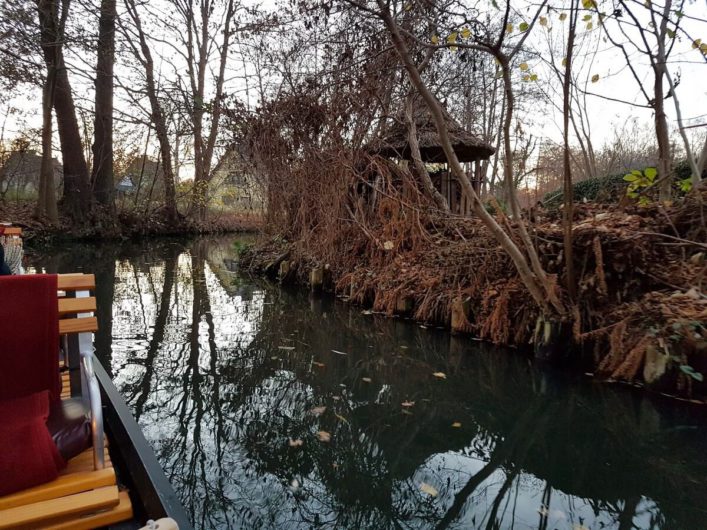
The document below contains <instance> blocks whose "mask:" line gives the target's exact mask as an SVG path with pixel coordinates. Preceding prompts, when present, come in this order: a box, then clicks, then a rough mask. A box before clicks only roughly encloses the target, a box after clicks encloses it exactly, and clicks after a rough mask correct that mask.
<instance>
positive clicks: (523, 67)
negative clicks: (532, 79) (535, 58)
mask: <svg viewBox="0 0 707 530" xmlns="http://www.w3.org/2000/svg"><path fill="white" fill-rule="evenodd" d="M528 68H529V67H528V63H520V69H521V70H522V71H523V72H526V71H527V70H528Z"/></svg>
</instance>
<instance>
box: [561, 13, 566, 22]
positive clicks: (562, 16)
mask: <svg viewBox="0 0 707 530" xmlns="http://www.w3.org/2000/svg"><path fill="white" fill-rule="evenodd" d="M565 19H567V13H560V20H562V21H564V20H565Z"/></svg>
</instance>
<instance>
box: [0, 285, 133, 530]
mask: <svg viewBox="0 0 707 530" xmlns="http://www.w3.org/2000/svg"><path fill="white" fill-rule="evenodd" d="M94 288H95V277H94V276H93V275H92V274H70V275H59V277H58V289H59V293H58V298H57V303H58V307H59V315H60V316H59V318H60V320H59V333H60V335H66V334H71V333H93V332H95V331H96V330H97V329H98V322H97V320H96V318H95V317H93V316H87V315H86V314H87V313H93V312H94V311H95V310H96V299H95V298H94V297H91V296H88V297H83V298H72V297H69V294H70V293H72V292H75V291H90V290H93V289H94ZM61 366H63V360H62V361H60V362H59V366H58V368H59V367H61ZM61 378H62V392H61V398H62V399H69V398H71V397H72V396H71V381H70V372H69V371H68V370H64V371H62V373H61ZM106 442H107V440H106ZM104 455H105V467H104V468H103V469H99V470H96V469H94V463H93V460H94V459H93V449H92V448H89V449H87V450H85V451H84V452H82V453H81V454H79V455H78V456H76V457H75V458H72V459H71V460H70V461H69V462H68V464H67V466H66V468H65V469H63V470H62V471H61V472H60V475H59V477H58V478H57V479H56V480H54V481H52V482H49V483H47V484H42V485H40V486H35V487H33V488H29V489H26V490H23V491H19V492H16V493H13V494H11V495H7V496H5V497H0V530H6V529H10V528H12V529H30V528H31V529H33V530H34V529H52V530H68V529H71V530H84V529H90V528H98V527H101V526H105V525H109V524H113V523H117V522H120V521H124V520H128V519H130V518H132V515H133V510H132V505H131V503H130V498H129V496H128V494H127V492H126V491H121V490H120V489H119V487H118V485H117V481H116V476H115V469H114V468H113V464H112V462H111V459H110V454H109V451H108V444H107V443H106V448H105V451H104Z"/></svg>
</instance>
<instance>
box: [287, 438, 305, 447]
mask: <svg viewBox="0 0 707 530" xmlns="http://www.w3.org/2000/svg"><path fill="white" fill-rule="evenodd" d="M303 443H304V442H303V441H302V440H300V439H299V438H297V439H296V440H293V439H292V438H290V439H289V444H290V447H299V446H301V445H302V444H303Z"/></svg>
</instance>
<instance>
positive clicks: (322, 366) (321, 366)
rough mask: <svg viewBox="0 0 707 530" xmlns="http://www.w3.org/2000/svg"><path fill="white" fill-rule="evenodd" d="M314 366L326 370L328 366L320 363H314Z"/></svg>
mask: <svg viewBox="0 0 707 530" xmlns="http://www.w3.org/2000/svg"><path fill="white" fill-rule="evenodd" d="M312 364H313V365H314V366H318V367H319V368H324V367H325V366H326V364H324V363H320V362H317V361H312Z"/></svg>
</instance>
